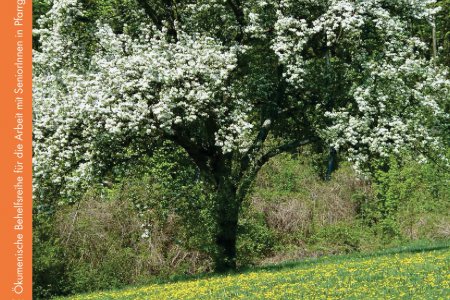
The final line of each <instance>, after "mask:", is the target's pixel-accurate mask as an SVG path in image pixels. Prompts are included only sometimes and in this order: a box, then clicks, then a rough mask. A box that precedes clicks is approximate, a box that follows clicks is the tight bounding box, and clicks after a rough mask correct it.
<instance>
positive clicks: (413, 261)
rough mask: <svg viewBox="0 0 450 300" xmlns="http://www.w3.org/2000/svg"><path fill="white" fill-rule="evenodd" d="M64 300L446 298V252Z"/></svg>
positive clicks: (306, 265)
mask: <svg viewBox="0 0 450 300" xmlns="http://www.w3.org/2000/svg"><path fill="white" fill-rule="evenodd" d="M63 299H67V300H68V299H71V300H87V299H92V300H104V299H105V300H106V299H120V300H125V299H158V300H162V299H450V248H449V247H448V245H447V246H441V247H435V248H434V249H425V250H424V249H409V250H408V251H403V252H401V251H398V252H391V253H378V254H374V255H370V256H367V255H366V256H361V255H359V256H355V255H352V256H338V257H324V258H321V259H316V260H306V261H302V262H299V263H291V264H287V265H280V266H273V267H268V268H264V269H256V270H252V271H247V272H244V273H241V274H234V275H223V276H212V277H208V278H206V277H205V278H200V279H196V280H184V281H178V282H172V283H164V284H151V285H147V286H142V287H136V288H129V289H125V290H118V291H107V292H97V293H93V294H85V295H78V296H73V297H70V298H63Z"/></svg>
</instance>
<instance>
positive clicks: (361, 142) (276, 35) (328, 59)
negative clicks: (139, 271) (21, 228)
mask: <svg viewBox="0 0 450 300" xmlns="http://www.w3.org/2000/svg"><path fill="white" fill-rule="evenodd" d="M432 2H433V1H432V0H428V1H423V0H389V1H387V0H359V1H356V0H322V1H310V0H278V1H275V0H250V1H241V0H200V1H172V0H164V1H163V0H161V1H146V0H136V2H134V3H135V4H136V6H137V7H140V8H141V9H140V10H136V11H135V12H133V16H134V17H135V19H136V20H139V22H142V24H141V23H139V24H140V25H139V26H138V27H136V26H134V27H133V28H132V26H126V25H125V26H123V27H122V28H119V29H117V26H115V27H116V28H114V29H113V27H111V26H110V25H109V24H108V22H107V21H105V20H100V21H98V22H97V23H96V25H95V26H91V27H88V26H85V24H86V23H85V19H86V9H85V8H84V6H83V5H82V3H81V1H79V0H54V1H53V5H52V8H51V10H50V11H49V12H48V13H47V14H46V15H45V16H44V17H43V18H41V20H40V21H39V22H40V28H39V29H38V30H36V35H37V36H38V39H39V47H38V50H36V51H35V53H34V170H35V173H34V179H35V186H36V187H41V186H45V185H48V184H51V185H54V186H58V187H60V190H61V192H62V193H65V194H66V195H69V196H70V195H73V191H74V190H77V189H80V187H82V186H83V185H86V184H89V182H92V181H94V180H97V179H98V178H100V177H101V176H102V172H104V170H106V169H108V168H110V167H112V166H113V165H117V164H120V163H121V161H122V159H123V158H124V157H127V156H129V155H130V153H133V155H145V154H146V153H147V151H148V149H150V148H151V147H152V145H153V142H154V141H155V140H161V139H165V140H170V141H172V142H173V143H175V144H177V145H179V146H180V147H182V148H184V150H185V151H186V153H187V154H188V155H189V156H190V158H191V159H192V161H193V163H195V165H196V166H197V168H198V170H199V172H200V173H201V180H204V181H205V183H207V184H208V185H209V186H210V187H211V189H212V190H214V191H215V195H216V196H215V197H216V198H215V205H216V218H217V226H218V230H217V234H216V241H215V242H216V245H217V249H218V251H217V253H218V254H217V255H216V268H217V269H218V270H226V269H230V268H234V267H235V259H236V235H237V225H238V215H239V209H240V206H241V203H242V201H243V199H244V197H245V196H246V194H247V193H248V191H249V189H250V187H251V184H252V181H253V179H254V178H255V176H256V174H257V173H258V171H259V170H260V168H261V167H262V166H263V165H264V164H265V163H266V162H267V161H268V160H269V159H270V158H272V157H274V156H275V155H278V154H280V153H282V152H289V151H295V150H296V149H298V148H299V147H301V146H303V145H306V144H315V145H322V147H323V146H324V145H325V146H326V147H333V148H334V149H336V150H337V151H339V152H345V153H347V157H348V158H349V159H350V160H351V161H353V162H354V163H355V166H356V167H358V168H360V169H363V167H364V165H365V164H366V163H367V162H368V161H370V159H371V158H373V157H383V156H388V155H390V153H392V152H394V153H398V152H399V151H401V150H402V149H405V148H413V149H415V150H420V151H422V152H423V151H425V150H430V149H438V148H439V145H440V140H439V138H438V136H439V133H440V132H441V130H443V129H444V126H443V124H445V120H446V118H447V114H446V112H445V110H444V109H443V107H444V106H445V104H446V103H448V95H449V90H450V82H449V80H448V79H447V73H446V71H445V69H444V68H442V67H439V66H438V65H437V63H436V62H435V61H434V60H433V59H432V57H431V54H430V53H431V51H430V49H429V47H428V46H429V45H426V44H425V43H423V42H422V41H421V40H420V39H419V38H416V37H415V36H414V26H415V24H421V25H422V26H423V25H424V24H425V25H427V24H428V26H432V21H433V13H434V12H435V11H433V9H431V8H430V6H429V4H432ZM192 213H193V214H195V212H192Z"/></svg>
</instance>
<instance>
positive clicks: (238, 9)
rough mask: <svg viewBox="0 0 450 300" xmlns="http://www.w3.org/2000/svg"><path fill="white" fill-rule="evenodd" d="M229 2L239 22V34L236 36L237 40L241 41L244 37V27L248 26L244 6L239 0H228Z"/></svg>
mask: <svg viewBox="0 0 450 300" xmlns="http://www.w3.org/2000/svg"><path fill="white" fill-rule="evenodd" d="M227 4H228V6H229V7H230V8H231V10H232V11H233V14H234V16H235V18H236V22H237V23H238V24H239V34H238V35H237V36H236V41H237V42H239V43H240V42H242V40H243V39H244V27H245V26H246V22H245V18H244V11H243V10H242V6H241V3H240V1H239V0H236V1H233V0H227Z"/></svg>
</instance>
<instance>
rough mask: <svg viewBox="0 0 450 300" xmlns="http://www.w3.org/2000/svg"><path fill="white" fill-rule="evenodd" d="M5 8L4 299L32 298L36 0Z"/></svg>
mask: <svg viewBox="0 0 450 300" xmlns="http://www.w3.org/2000/svg"><path fill="white" fill-rule="evenodd" d="M0 6H1V9H0V41H1V44H0V45H1V46H0V49H1V50H0V97H1V102H0V105H1V109H0V263H1V265H0V299H2V300H10V299H14V300H19V299H32V265H31V263H32V176H31V172H32V149H31V145H32V143H31V139H32V133H31V132H32V131H31V126H32V122H31V119H32V101H31V80H32V74H31V70H32V67H31V55H32V32H31V31H32V3H31V0H2V1H1V4H0Z"/></svg>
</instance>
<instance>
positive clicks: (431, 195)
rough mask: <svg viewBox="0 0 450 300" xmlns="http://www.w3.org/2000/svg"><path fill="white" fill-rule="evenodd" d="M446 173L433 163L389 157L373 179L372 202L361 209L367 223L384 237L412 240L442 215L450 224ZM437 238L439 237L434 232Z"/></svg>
mask: <svg viewBox="0 0 450 300" xmlns="http://www.w3.org/2000/svg"><path fill="white" fill-rule="evenodd" d="M448 181H449V173H448V172H446V171H445V170H444V169H442V167H440V166H438V165H436V164H434V163H422V164H421V163H418V162H415V161H413V160H412V159H408V158H407V156H406V155H405V156H404V158H403V159H402V160H400V159H396V158H394V157H392V158H391V159H390V161H389V162H388V163H387V164H385V165H384V170H383V169H380V170H379V171H378V172H377V173H376V175H375V179H374V183H375V184H374V193H375V195H376V196H375V201H373V202H369V203H366V206H365V207H364V208H363V210H364V214H365V216H366V220H367V221H369V222H371V223H372V224H373V225H375V226H377V227H378V228H379V229H380V230H382V234H383V235H387V236H391V237H393V236H397V237H407V238H410V239H415V238H418V237H420V236H423V234H424V233H422V234H421V232H420V231H421V228H424V226H425V225H427V223H429V222H432V221H433V219H435V218H434V217H433V216H436V215H440V216H442V221H443V222H449V219H448V217H449V215H448V212H449V211H450V206H449V202H448V199H450V198H449V197H450V194H449V189H448ZM436 235H438V236H439V235H440V234H439V233H436Z"/></svg>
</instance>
